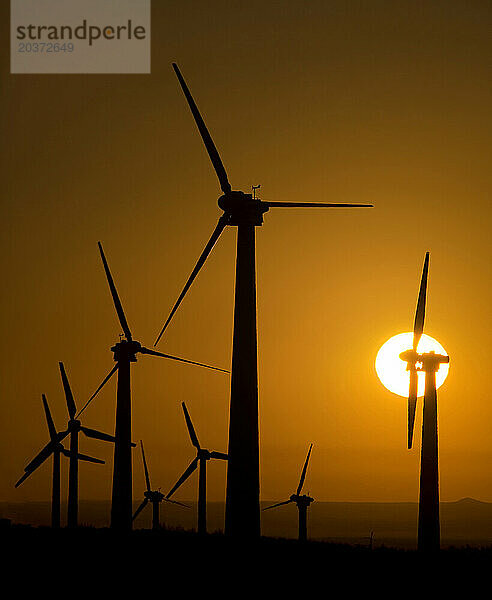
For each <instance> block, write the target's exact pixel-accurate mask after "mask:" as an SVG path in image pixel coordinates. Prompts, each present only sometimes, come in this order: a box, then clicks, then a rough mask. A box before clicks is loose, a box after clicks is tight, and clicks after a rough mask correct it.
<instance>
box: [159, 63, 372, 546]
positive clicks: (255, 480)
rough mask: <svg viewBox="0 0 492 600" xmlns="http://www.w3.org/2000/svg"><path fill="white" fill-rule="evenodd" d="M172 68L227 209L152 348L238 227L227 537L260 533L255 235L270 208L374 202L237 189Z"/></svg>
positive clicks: (182, 84)
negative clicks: (298, 198) (228, 230)
mask: <svg viewBox="0 0 492 600" xmlns="http://www.w3.org/2000/svg"><path fill="white" fill-rule="evenodd" d="M173 68H174V71H175V73H176V76H177V78H178V81H179V83H180V85H181V88H182V90H183V93H184V95H185V98H186V100H187V102H188V105H189V107H190V110H191V113H192V115H193V118H194V120H195V123H196V126H197V128H198V131H199V133H200V135H201V137H202V140H203V143H204V144H205V147H206V150H207V152H208V155H209V157H210V160H211V162H212V165H213V168H214V169H215V172H216V174H217V177H218V179H219V184H220V188H221V190H222V196H220V198H219V199H218V204H219V207H220V208H221V209H222V210H223V211H224V212H223V214H222V216H221V217H220V218H219V221H218V223H217V225H216V227H215V229H214V231H213V233H212V236H211V237H210V239H209V241H208V242H207V244H206V246H205V249H204V250H203V252H202V254H201V255H200V257H199V259H198V261H197V263H196V265H195V268H194V269H193V271H192V273H191V275H190V277H189V278H188V281H187V282H186V284H185V286H184V288H183V291H182V292H181V294H180V295H179V297H178V300H177V301H176V303H175V305H174V307H173V308H172V310H171V313H170V314H169V316H168V318H167V320H166V322H165V323H164V326H163V327H162V329H161V332H160V333H159V335H158V337H157V340H156V342H155V344H154V345H157V343H158V342H159V339H160V338H161V336H162V334H163V332H164V330H165V329H166V327H167V326H168V324H169V322H170V321H171V319H172V317H173V315H174V313H175V312H176V310H177V309H178V306H179V305H180V303H181V301H182V300H183V298H184V296H185V295H186V293H187V291H188V289H189V287H190V286H191V284H192V283H193V281H194V280H195V278H196V276H197V274H198V272H199V271H200V269H201V268H202V266H203V264H204V263H205V261H206V259H207V257H208V255H209V254H210V252H211V251H212V248H213V247H214V245H215V243H216V242H217V240H218V239H219V236H220V234H221V233H222V231H223V230H224V228H225V227H226V226H227V225H229V226H232V227H237V229H238V232H237V252H236V289H235V306H234V335H233V349H232V378H231V401H230V413H229V414H230V417H229V448H228V456H229V460H228V468H227V494H226V522H225V532H226V534H229V535H235V536H243V537H251V536H259V535H260V477H259V440H258V356H257V331H256V320H257V319H256V249H255V231H256V227H259V226H261V225H262V223H263V215H264V213H266V212H267V211H268V210H269V209H270V208H277V207H284V208H312V207H318V208H319V207H327V208H335V207H341V208H345V207H368V206H372V205H370V204H365V205H364V204H333V203H330V204H327V203H318V202H306V203H300V202H263V201H261V200H260V199H259V198H257V197H256V195H255V197H253V195H252V194H245V193H243V192H241V191H234V190H233V189H232V187H231V184H230V183H229V180H228V178H227V173H226V171H225V168H224V165H223V164H222V160H221V158H220V156H219V153H218V151H217V148H216V147H215V144H214V142H213V140H212V138H211V136H210V133H209V131H208V129H207V127H206V125H205V123H204V121H203V119H202V116H201V115H200V112H199V110H198V108H197V105H196V104H195V101H194V99H193V97H192V95H191V93H190V91H189V89H188V86H187V85H186V82H185V80H184V79H183V77H182V75H181V72H180V70H179V68H178V66H177V65H176V64H175V63H173Z"/></svg>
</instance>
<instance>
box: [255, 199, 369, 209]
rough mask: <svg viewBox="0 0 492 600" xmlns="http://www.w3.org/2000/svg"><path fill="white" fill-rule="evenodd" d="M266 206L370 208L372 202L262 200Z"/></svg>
mask: <svg viewBox="0 0 492 600" xmlns="http://www.w3.org/2000/svg"><path fill="white" fill-rule="evenodd" d="M262 204H266V205H267V206H268V208H371V207H373V206H374V204H352V203H347V202H336V203H335V202H263V201H262Z"/></svg>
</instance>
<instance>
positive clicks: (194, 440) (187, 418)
mask: <svg viewBox="0 0 492 600" xmlns="http://www.w3.org/2000/svg"><path fill="white" fill-rule="evenodd" d="M181 406H182V407H183V412H184V416H185V421H186V427H188V433H189V434H190V439H191V443H192V444H193V446H195V448H196V449H197V450H200V442H199V441H198V437H197V435H196V431H195V428H194V427H193V423H192V422H191V418H190V415H189V413H188V409H187V408H186V404H185V403H184V402H181Z"/></svg>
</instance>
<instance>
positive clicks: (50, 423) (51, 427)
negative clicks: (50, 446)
mask: <svg viewBox="0 0 492 600" xmlns="http://www.w3.org/2000/svg"><path fill="white" fill-rule="evenodd" d="M42 398H43V406H44V413H45V415H46V422H47V423H48V431H49V432H50V438H51V441H52V442H57V441H58V436H57V433H56V427H55V424H54V423H53V418H52V417H51V412H50V407H49V406H48V401H47V400H46V396H45V395H44V394H43V395H42Z"/></svg>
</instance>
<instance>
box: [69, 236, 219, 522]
mask: <svg viewBox="0 0 492 600" xmlns="http://www.w3.org/2000/svg"><path fill="white" fill-rule="evenodd" d="M98 246H99V252H100V254H101V259H102V262H103V266H104V271H105V273H106V278H107V280H108V285H109V289H110V291H111V296H112V298H113V303H114V306H115V309H116V314H117V315H118V319H119V321H120V324H121V327H122V329H123V332H124V339H120V341H119V342H118V343H117V344H115V345H114V346H113V347H112V348H111V351H112V352H113V355H114V360H115V362H116V365H115V366H114V367H113V368H112V369H111V371H110V372H109V373H108V375H107V376H106V377H105V378H104V380H103V381H102V383H101V385H100V386H99V387H98V388H97V390H96V391H95V392H94V394H92V396H91V397H90V398H89V400H88V401H87V403H86V404H85V406H84V407H83V408H82V410H81V411H80V412H79V415H80V414H81V413H82V412H83V411H84V410H85V409H86V408H87V406H88V405H89V403H90V402H91V401H92V400H93V399H94V398H95V397H96V395H97V394H98V393H99V391H100V390H101V389H102V388H103V387H104V385H105V384H106V383H107V382H108V381H109V380H110V379H111V377H112V376H113V374H114V373H116V371H118V389H117V394H116V427H115V438H116V441H115V447H114V464H113V492H112V503H111V527H112V528H113V529H119V530H129V529H131V527H132V456H131V430H132V413H131V385H130V365H131V363H134V362H136V361H137V354H150V355H151V356H159V357H162V358H170V359H171V360H177V361H179V362H182V363H188V364H191V365H198V366H200V367H205V368H207V369H213V370H215V371H222V372H224V373H228V371H225V370H224V369H218V368H217V367H212V366H210V365H205V364H203V363H198V362H194V361H192V360H186V359H184V358H179V357H177V356H171V355H169V354H162V352H156V351H155V350H150V349H149V348H145V347H144V346H142V345H141V344H140V342H137V341H136V340H134V339H133V337H132V333H131V331H130V327H129V326H128V322H127V320H126V316H125V313H124V311H123V306H122V304H121V302H120V298H119V296H118V292H117V290H116V286H115V284H114V281H113V277H112V275H111V271H110V270H109V266H108V263H107V261H106V256H105V255H104V251H103V247H102V245H101V242H99V243H98Z"/></svg>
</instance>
